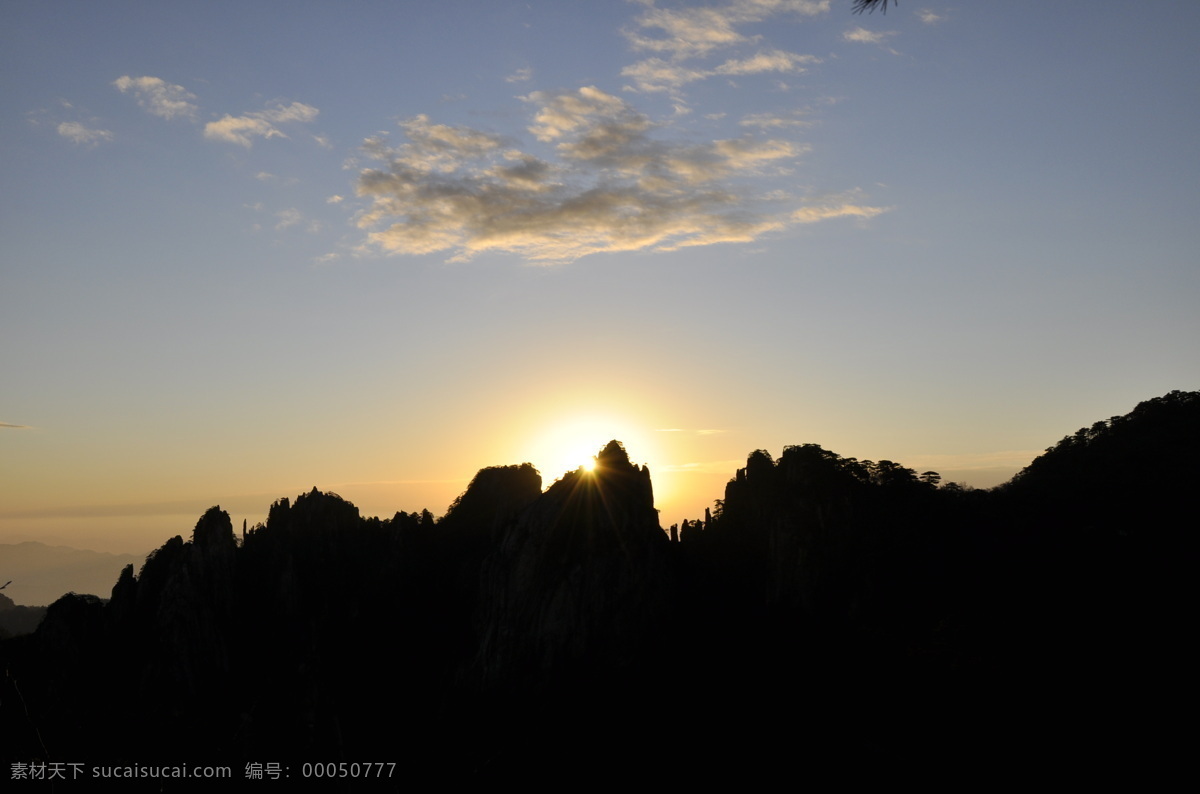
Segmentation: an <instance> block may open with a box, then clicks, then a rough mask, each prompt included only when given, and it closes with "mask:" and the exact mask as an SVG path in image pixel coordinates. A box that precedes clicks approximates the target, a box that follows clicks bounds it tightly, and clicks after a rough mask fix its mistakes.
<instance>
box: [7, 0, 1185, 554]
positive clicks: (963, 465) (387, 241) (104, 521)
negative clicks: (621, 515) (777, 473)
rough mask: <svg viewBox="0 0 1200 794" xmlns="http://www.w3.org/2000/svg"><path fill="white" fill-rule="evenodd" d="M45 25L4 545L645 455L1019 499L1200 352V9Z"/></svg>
mask: <svg viewBox="0 0 1200 794" xmlns="http://www.w3.org/2000/svg"><path fill="white" fill-rule="evenodd" d="M850 5H851V4H850V2H849V0H844V2H842V1H840V0H833V2H802V1H801V0H738V1H737V2H728V3H716V4H711V5H705V4H700V3H662V2H611V3H602V4H563V3H511V4H508V3H496V2H488V3H471V2H459V3H444V2H443V3H434V2H427V3H426V2H406V3H394V4H388V3H377V2H376V3H353V2H351V3H339V4H332V3H298V2H291V3H268V2H256V3H244V2H243V3H221V2H206V3H194V4H184V3H176V4H168V5H163V6H162V7H157V6H149V7H148V6H146V5H145V4H141V3H121V2H110V3H103V4H99V3H85V2H50V3H33V2H20V3H8V4H5V6H4V8H3V10H2V11H0V64H2V68H0V124H2V127H0V146H2V147H3V149H2V151H3V160H2V163H3V165H2V166H0V167H2V168H3V176H2V179H3V184H4V185H5V186H6V188H7V189H6V190H5V191H4V192H3V193H2V194H0V240H2V242H0V284H3V288H2V289H0V336H2V338H3V339H4V341H5V344H4V345H3V346H0V373H2V375H0V378H2V380H0V384H2V388H0V423H2V426H0V480H2V484H0V541H7V542H11V541H16V540H26V539H37V540H46V541H48V542H50V541H54V542H63V543H68V544H71V545H81V546H90V547H93V548H101V549H103V550H114V551H142V550H144V549H146V548H150V547H152V546H155V545H157V544H158V543H159V542H161V540H162V538H164V537H166V536H168V535H171V534H175V533H178V532H184V533H186V532H187V531H188V530H189V529H190V526H191V524H192V523H194V521H195V519H196V517H198V515H199V513H200V512H201V511H202V510H203V509H204V508H205V507H207V506H209V505H211V504H214V503H220V504H222V505H223V506H226V507H227V508H229V509H230V510H231V512H233V513H234V518H235V520H237V519H238V518H242V517H245V518H248V519H249V520H250V521H251V523H253V521H255V520H258V519H259V518H260V517H261V516H262V515H263V514H264V513H265V511H266V508H267V506H268V505H269V503H270V501H271V500H273V499H275V498H278V497H280V496H285V495H286V496H294V495H295V493H297V492H298V491H299V490H306V489H307V488H310V487H312V486H313V485H316V486H318V487H321V488H327V489H330V490H334V491H337V492H339V493H341V494H342V495H344V496H347V497H348V498H350V499H352V500H353V501H355V502H356V503H357V504H359V505H360V506H361V507H362V508H363V510H364V512H366V513H368V514H376V513H378V514H381V515H390V514H391V513H392V512H394V511H395V510H400V509H403V510H413V509H421V508H424V507H428V508H429V509H431V510H433V511H434V512H435V513H439V514H440V513H441V512H443V511H444V509H445V506H446V505H447V504H448V503H449V501H450V500H451V499H452V498H453V497H454V496H455V495H456V494H457V493H458V492H460V491H461V490H462V489H463V488H464V487H465V485H466V482H467V481H468V480H469V479H470V477H471V476H472V475H473V474H474V472H475V471H476V470H477V469H479V468H480V467H482V466H486V465H495V464H504V463H517V462H522V461H525V460H530V461H532V462H534V463H535V464H536V465H538V466H539V468H540V469H541V470H542V473H543V476H544V478H545V479H546V481H547V483H548V482H549V481H551V480H552V479H554V478H555V477H557V476H559V475H560V474H561V473H562V471H563V470H564V469H565V468H570V467H573V466H574V465H575V463H576V462H577V458H578V457H579V456H580V455H586V454H588V450H590V451H591V453H594V452H595V451H597V450H598V449H599V448H600V447H601V446H602V445H603V444H604V443H605V442H606V441H607V440H608V439H609V438H612V437H616V438H620V439H621V440H623V441H625V442H626V444H627V446H628V448H629V451H630V454H631V456H632V458H633V459H634V460H635V461H638V462H646V463H648V464H649V465H650V467H651V471H652V473H653V476H654V481H655V486H656V491H657V496H658V501H659V506H660V508H661V509H662V511H663V515H662V520H663V522H664V524H669V523H674V522H677V521H679V520H680V519H682V518H684V517H695V516H696V515H698V514H699V513H700V512H702V510H703V507H704V506H705V505H707V504H711V501H712V500H713V499H715V498H720V497H721V496H722V495H723V484H724V482H725V481H726V480H727V479H728V478H729V477H730V476H731V475H732V473H733V469H734V468H735V467H736V466H738V465H739V462H741V461H744V459H745V456H746V454H747V453H749V452H750V451H751V450H753V449H756V448H765V449H767V450H769V451H770V452H772V454H776V455H777V454H779V452H780V450H781V449H782V447H783V446H784V445H787V444H799V443H808V442H813V443H819V444H822V445H823V446H825V447H826V448H829V449H832V450H834V451H836V452H838V453H840V454H842V455H845V456H854V457H858V458H871V459H883V458H888V459H892V460H896V461H899V462H901V463H904V464H905V465H909V466H912V467H914V468H918V469H919V470H924V469H926V468H933V469H936V470H938V471H941V472H942V473H943V475H945V476H946V477H947V479H956V480H960V481H965V482H968V483H973V484H976V485H980V486H987V485H992V484H995V483H996V482H1000V481H1002V480H1003V479H1006V478H1007V477H1008V476H1009V475H1011V473H1012V472H1014V471H1015V470H1016V469H1018V468H1020V467H1021V466H1023V465H1025V464H1026V463H1028V461H1029V460H1030V459H1031V458H1032V457H1033V456H1034V455H1036V454H1038V452H1040V451H1041V449H1042V448H1044V447H1045V446H1047V445H1049V444H1052V443H1054V442H1055V441H1056V440H1057V439H1058V438H1060V437H1061V436H1062V435H1065V434H1066V433H1069V432H1072V431H1074V430H1075V429H1076V428H1077V427H1079V426H1081V425H1083V424H1090V423H1091V422H1093V421H1095V420H1097V419H1102V418H1107V417H1108V416H1111V415H1114V414H1119V413H1125V412H1127V411H1128V410H1130V409H1132V407H1133V406H1134V405H1135V404H1136V403H1137V402H1138V401H1140V400H1142V399H1147V398H1150V397H1153V396H1157V395H1160V394H1162V393H1165V392H1166V391H1169V390H1171V389H1194V388H1196V387H1197V379H1198V377H1197V376H1198V375H1200V346H1197V345H1196V344H1195V340H1196V339H1197V337H1198V336H1200V335H1198V333H1197V332H1198V331H1200V328H1198V326H1200V322H1198V320H1197V312H1196V304H1197V297H1198V296H1200V289H1198V287H1200V268H1198V267H1197V264H1196V252H1197V250H1198V246H1197V242H1198V238H1200V232H1198V231H1197V224H1196V221H1195V218H1196V215H1197V212H1196V210H1197V200H1196V191H1195V185H1196V184H1197V183H1198V182H1200V179H1198V177H1200V174H1198V173H1197V172H1198V171H1200V165H1198V163H1200V158H1197V157H1196V154H1195V151H1194V149H1195V142H1196V140H1198V139H1200V118H1198V112H1200V111H1197V109H1196V107H1197V105H1196V102H1195V101H1194V95H1195V92H1196V89H1195V86H1196V85H1197V84H1198V80H1197V78H1198V75H1197V71H1198V63H1197V59H1196V58H1195V57H1194V54H1193V50H1194V47H1193V42H1192V39H1193V38H1194V36H1195V32H1196V31H1197V30H1200V8H1198V7H1196V6H1194V5H1193V4H1180V3H1167V2H1146V3H1138V4H1133V3H1106V4H1099V5H1097V4H1095V3H1085V2H1074V1H1073V0H1064V2H1058V3H1053V4H1046V3H1035V2H984V3H957V4H955V3H927V4H918V3H913V2H905V3H903V5H901V6H893V7H892V8H891V10H889V12H888V13H887V14H886V15H883V14H878V13H876V14H874V15H862V16H856V15H853V14H852V13H851V12H850Z"/></svg>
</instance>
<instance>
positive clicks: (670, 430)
mask: <svg viewBox="0 0 1200 794" xmlns="http://www.w3.org/2000/svg"><path fill="white" fill-rule="evenodd" d="M656 432H659V433H695V434H696V435H698V436H712V435H716V434H717V433H724V432H725V431H724V430H712V429H701V430H687V429H685V428H682V427H660V428H658V429H657V431H656Z"/></svg>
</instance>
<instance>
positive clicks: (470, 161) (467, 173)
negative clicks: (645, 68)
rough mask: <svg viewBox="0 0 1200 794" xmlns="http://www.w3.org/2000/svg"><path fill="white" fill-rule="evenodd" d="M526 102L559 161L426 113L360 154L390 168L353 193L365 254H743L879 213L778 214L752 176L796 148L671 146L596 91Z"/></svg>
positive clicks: (533, 126)
mask: <svg viewBox="0 0 1200 794" xmlns="http://www.w3.org/2000/svg"><path fill="white" fill-rule="evenodd" d="M523 100H524V101H525V102H527V103H528V104H529V105H531V106H532V107H533V108H534V111H533V117H532V121H531V123H530V124H529V126H528V132H529V133H530V134H531V135H532V136H533V137H534V138H535V139H536V140H537V141H538V142H540V143H541V144H544V145H546V146H547V147H549V148H550V149H551V150H552V151H553V153H554V155H555V156H554V157H553V158H544V157H539V156H536V155H534V154H531V153H528V152H526V151H523V150H521V149H520V148H518V146H517V145H516V143H515V142H513V141H510V140H508V139H506V138H504V137H502V136H499V135H495V134H492V133H489V132H483V131H480V130H475V129H471V128H468V127H457V126H448V125H442V124H435V123H433V122H431V121H430V120H429V118H428V117H426V116H424V115H421V116H417V117H415V118H412V119H410V120H408V121H405V122H403V123H402V124H401V125H400V126H401V128H402V129H403V131H404V134H405V137H406V138H407V142H405V143H401V144H399V145H392V143H391V142H390V140H389V139H387V138H386V137H377V138H371V139H368V140H367V141H366V142H365V143H364V146H363V149H364V151H365V152H366V154H367V155H368V156H370V157H372V158H374V159H375V160H377V161H380V162H382V163H383V165H382V166H380V167H376V168H368V169H365V170H363V171H362V172H361V173H360V174H359V177H358V180H357V185H356V190H357V193H358V195H359V196H360V197H362V198H365V199H366V200H367V201H368V206H367V208H366V210H365V211H364V212H363V213H362V214H361V215H360V216H359V218H358V224H359V226H360V227H361V228H363V229H366V230H368V240H369V243H370V245H373V246H375V247H376V248H378V249H380V250H383V251H385V252H389V253H395V254H428V253H433V252H441V251H448V252H451V257H450V259H451V261H465V260H468V259H470V258H472V257H473V256H475V255H477V254H480V253H483V252H485V251H503V252H508V253H515V254H518V255H520V256H522V257H524V258H526V259H527V260H529V261H531V262H536V263H543V264H554V263H562V262H570V261H572V260H575V259H578V258H580V257H582V256H586V255H588V254H594V253H601V252H618V251H639V250H658V251H670V250H676V249H679V248H683V247H687V246H698V245H711V244H713V243H725V242H749V241H752V240H754V239H756V238H758V237H759V236H761V235H762V234H764V233H767V232H769V231H773V230H777V229H781V228H784V227H785V226H788V225H790V224H792V223H806V222H812V221H816V220H823V219H826V218H833V217H839V216H856V217H871V216H872V215H873V214H878V213H879V212H882V211H883V210H882V209H880V208H874V207H864V206H859V205H857V204H854V203H852V202H850V201H843V202H841V203H840V204H839V203H830V202H826V203H823V204H821V205H820V206H817V207H809V208H803V207H797V206H796V205H797V204H798V202H795V201H792V202H791V204H792V206H790V207H786V208H782V207H780V206H778V205H779V204H780V203H781V200H780V197H779V195H778V192H777V191H776V192H774V193H771V194H767V193H764V192H762V191H761V189H760V190H758V191H755V190H754V189H753V186H752V184H751V178H761V177H770V176H773V175H778V174H780V173H782V172H783V171H784V170H785V169H786V168H787V167H788V166H789V165H790V164H791V163H792V162H793V161H794V160H795V158H797V157H798V156H799V155H801V154H803V153H804V152H805V151H806V150H807V148H806V147H804V146H801V145H798V144H796V143H793V142H790V141H786V140H781V139H775V138H765V139H764V138H760V137H752V136H745V137H739V138H732V139H726V140H714V141H708V142H702V143H696V142H692V141H684V140H672V139H670V138H669V137H666V135H665V134H660V133H664V132H665V127H664V126H663V125H659V124H656V123H654V122H653V121H652V120H651V119H650V118H648V117H647V116H646V115H644V114H643V113H641V112H639V111H638V110H636V109H635V108H633V107H631V106H630V105H629V104H628V103H626V102H625V101H624V100H622V99H621V98H619V97H616V96H613V95H611V94H607V93H605V92H604V91H601V90H600V89H598V88H595V87H592V86H586V87H583V88H580V89H578V90H575V91H557V92H544V91H538V92H534V93H532V94H529V95H528V96H525V97H523ZM784 198H786V197H784Z"/></svg>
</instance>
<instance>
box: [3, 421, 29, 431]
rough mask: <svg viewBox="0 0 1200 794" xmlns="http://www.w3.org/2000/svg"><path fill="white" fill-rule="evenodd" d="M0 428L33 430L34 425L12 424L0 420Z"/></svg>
mask: <svg viewBox="0 0 1200 794" xmlns="http://www.w3.org/2000/svg"><path fill="white" fill-rule="evenodd" d="M0 429H2V430H32V429H33V426H32V425H14V424H10V423H9V422H0Z"/></svg>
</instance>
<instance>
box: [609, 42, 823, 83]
mask: <svg viewBox="0 0 1200 794" xmlns="http://www.w3.org/2000/svg"><path fill="white" fill-rule="evenodd" d="M820 61H821V59H820V58H818V57H816V56H815V55H800V54H798V53H794V52H784V51H783V50H769V51H765V52H758V53H755V54H754V55H751V56H749V57H746V58H730V59H729V60H727V61H725V62H724V63H722V64H720V65H719V66H716V67H715V68H712V69H700V68H697V67H693V66H686V65H684V64H682V63H678V62H673V61H664V60H663V59H662V58H647V59H646V60H644V61H638V62H637V63H635V64H633V65H631V66H626V67H625V68H624V69H622V70H621V75H622V76H623V77H629V78H631V79H632V80H633V82H634V85H633V86H632V87H631V90H637V91H645V92H647V93H651V92H659V91H673V90H676V89H678V88H680V87H681V86H683V85H686V84H687V83H692V82H695V81H697V80H703V79H705V78H708V77H714V76H717V75H724V76H728V77H736V76H744V75H752V74H764V73H769V72H784V73H796V72H802V71H804V67H805V66H806V65H807V64H813V63H820Z"/></svg>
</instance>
